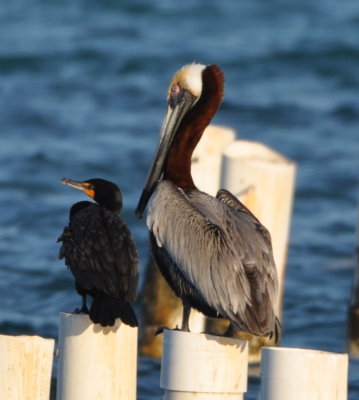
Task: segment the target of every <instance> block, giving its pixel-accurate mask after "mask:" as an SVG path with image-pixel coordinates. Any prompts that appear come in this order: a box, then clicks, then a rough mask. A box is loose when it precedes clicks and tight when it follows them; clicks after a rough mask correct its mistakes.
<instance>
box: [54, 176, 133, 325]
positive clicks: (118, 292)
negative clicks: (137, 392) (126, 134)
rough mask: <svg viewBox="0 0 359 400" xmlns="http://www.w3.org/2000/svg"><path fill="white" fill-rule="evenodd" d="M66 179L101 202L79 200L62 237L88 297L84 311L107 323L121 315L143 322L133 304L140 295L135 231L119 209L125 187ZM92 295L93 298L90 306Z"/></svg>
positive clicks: (71, 266) (65, 255) (126, 320)
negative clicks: (127, 223) (88, 302)
mask: <svg viewBox="0 0 359 400" xmlns="http://www.w3.org/2000/svg"><path fill="white" fill-rule="evenodd" d="M61 183H64V184H66V185H69V186H71V187H74V188H76V189H79V190H82V191H83V192H85V193H86V194H87V195H88V196H90V197H91V198H93V199H94V200H95V201H96V203H97V204H96V203H93V202H89V201H81V202H79V203H76V204H74V205H73V206H72V207H71V210H70V221H69V225H68V226H67V227H65V228H64V231H63V233H62V235H61V236H60V237H59V239H58V241H59V242H62V246H61V249H60V252H59V258H60V259H62V258H65V264H66V265H67V266H68V267H69V269H70V270H71V272H72V274H73V275H74V277H75V285H76V289H77V291H78V293H79V294H80V295H81V296H82V298H83V302H82V307H81V310H80V311H82V312H85V313H89V316H90V318H91V320H92V321H93V322H94V323H99V324H101V325H102V326H113V325H114V323H115V319H116V318H120V319H121V320H122V322H124V323H125V324H127V325H130V326H138V322H137V318H136V315H135V313H134V311H133V309H132V306H131V304H130V301H134V300H135V298H136V291H137V284H138V256H137V251H136V247H135V244H134V241H133V239H132V235H131V232H130V231H129V229H128V228H127V226H126V225H125V223H124V222H123V221H122V219H121V218H120V217H119V215H118V214H119V212H120V211H121V208H122V196H121V192H120V189H119V188H118V187H117V186H116V185H115V184H114V183H112V182H109V181H106V180H104V179H89V180H87V181H84V182H77V181H73V180H70V179H63V180H62V181H61ZM87 295H90V296H91V297H92V298H93V301H92V304H91V306H90V309H89V310H88V309H87V305H86V296H87Z"/></svg>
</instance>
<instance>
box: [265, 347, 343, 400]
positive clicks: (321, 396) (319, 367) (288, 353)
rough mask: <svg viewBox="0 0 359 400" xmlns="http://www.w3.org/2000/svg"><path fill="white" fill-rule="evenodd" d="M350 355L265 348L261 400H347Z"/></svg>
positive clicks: (296, 349)
mask: <svg viewBox="0 0 359 400" xmlns="http://www.w3.org/2000/svg"><path fill="white" fill-rule="evenodd" d="M347 380H348V355H347V354H338V353H330V352H325V351H318V350H308V349H298V348H285V347H282V348H274V347H271V348H270V347H263V348H262V363H261V388H260V400H304V399H305V400H346V399H347Z"/></svg>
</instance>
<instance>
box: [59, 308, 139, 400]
mask: <svg viewBox="0 0 359 400" xmlns="http://www.w3.org/2000/svg"><path fill="white" fill-rule="evenodd" d="M136 376H137V328H131V327H130V326H128V325H125V324H123V323H122V322H121V320H119V319H117V320H116V323H115V325H114V326H113V327H106V328H103V327H101V326H100V325H99V324H93V323H92V322H91V320H90V319H89V317H88V316H87V315H84V314H69V313H61V314H60V327H59V361H58V378H57V379H58V381H57V400H80V399H86V400H99V399H101V400H114V399H116V400H135V399H136Z"/></svg>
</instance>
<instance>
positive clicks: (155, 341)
mask: <svg viewBox="0 0 359 400" xmlns="http://www.w3.org/2000/svg"><path fill="white" fill-rule="evenodd" d="M234 139H235V132H234V131H233V130H232V129H230V128H226V127H221V126H214V125H210V126H208V127H207V129H206V130H205V132H204V134H203V137H202V139H201V141H200V142H199V144H198V146H197V147H196V149H195V151H194V154H193V157H192V176H193V180H194V182H195V184H196V185H197V186H198V188H199V189H201V190H203V191H205V192H207V193H209V194H212V195H215V194H216V192H217V190H218V189H219V183H220V177H221V172H220V171H221V160H222V153H223V150H224V149H225V148H226V146H228V144H229V143H231V142H232V141H233V140H234ZM181 317H182V303H181V301H180V300H179V299H178V298H177V297H176V296H175V295H174V294H173V292H172V290H171V289H170V288H169V286H168V285H167V283H166V282H165V280H164V279H163V277H162V275H161V273H160V272H159V270H158V267H157V265H156V264H155V262H154V261H153V260H152V259H150V260H149V263H148V265H147V267H146V273H145V279H144V287H143V302H142V324H141V330H140V352H141V354H143V355H146V356H151V357H160V356H161V353H162V335H157V336H155V335H154V333H155V332H156V330H157V329H158V328H159V327H161V326H167V327H168V328H174V327H176V325H180V324H181ZM204 323H205V319H204V316H203V315H202V314H201V313H198V312H196V310H192V312H191V317H190V321H189V324H190V329H191V331H194V332H201V331H203V329H204Z"/></svg>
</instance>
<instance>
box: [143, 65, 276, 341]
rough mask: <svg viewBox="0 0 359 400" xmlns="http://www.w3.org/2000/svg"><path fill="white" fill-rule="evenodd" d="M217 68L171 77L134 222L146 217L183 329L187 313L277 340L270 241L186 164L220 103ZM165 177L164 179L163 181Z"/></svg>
mask: <svg viewBox="0 0 359 400" xmlns="http://www.w3.org/2000/svg"><path fill="white" fill-rule="evenodd" d="M223 82H224V78H223V74H222V72H221V70H220V68H219V67H218V66H216V65H210V66H204V65H200V64H191V65H186V66H184V67H183V68H182V69H181V70H179V71H178V72H177V73H176V74H175V75H174V77H173V79H172V81H171V84H170V86H169V90H168V110H167V114H166V117H165V120H164V122H163V125H162V130H161V133H160V139H159V140H160V141H159V144H158V147H157V150H156V154H155V156H154V160H153V163H152V167H151V169H150V171H149V175H148V178H147V180H146V183H145V186H144V189H143V192H142V195H141V198H140V200H139V203H138V206H137V210H136V215H137V216H139V217H140V216H141V215H142V213H143V211H144V209H145V208H146V205H147V203H148V201H149V199H150V197H151V196H152V194H153V198H152V201H151V205H150V207H149V210H148V215H147V226H148V228H149V230H150V237H151V246H152V252H153V255H154V258H155V260H156V262H157V264H158V266H159V268H160V270H161V272H162V273H163V275H164V277H165V279H166V280H167V281H168V283H169V285H170V286H171V288H172V289H173V291H174V292H175V294H176V295H177V296H178V297H180V298H181V299H182V302H183V318H182V328H181V329H182V330H185V331H188V330H189V326H188V318H189V314H190V310H191V308H192V307H194V308H196V309H198V310H199V311H201V312H203V313H204V314H205V315H208V316H211V317H213V316H217V317H223V318H228V319H229V320H230V321H231V322H232V324H233V325H234V326H235V327H236V328H237V329H239V330H241V331H247V332H250V333H252V334H254V335H258V336H272V335H273V334H275V336H276V337H277V334H278V331H277V330H278V325H277V322H276V317H275V313H274V304H275V302H276V297H277V286H278V283H277V271H276V266H275V263H274V260H273V253H272V245H271V238H270V234H269V232H268V231H267V229H266V228H265V227H264V226H263V225H262V224H261V223H260V222H259V221H258V219H257V218H256V217H255V216H254V215H253V214H252V213H251V212H250V211H249V210H248V209H247V208H246V207H245V206H244V205H243V204H242V203H241V202H240V201H239V200H238V199H237V198H236V197H235V196H233V195H232V194H231V193H230V192H228V191H227V190H223V189H221V190H219V191H218V193H217V195H216V197H212V196H210V195H208V194H206V193H203V192H201V191H199V190H198V189H197V188H196V186H195V184H194V182H193V180H192V176H191V157H192V153H193V150H194V149H195V147H196V145H197V143H198V142H199V140H200V138H201V136H202V134H203V131H204V129H205V128H206V127H207V126H208V124H209V122H210V121H211V119H212V117H213V116H214V114H215V113H216V111H217V109H218V107H219V105H220V102H221V100H222V96H223ZM161 178H162V179H161Z"/></svg>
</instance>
